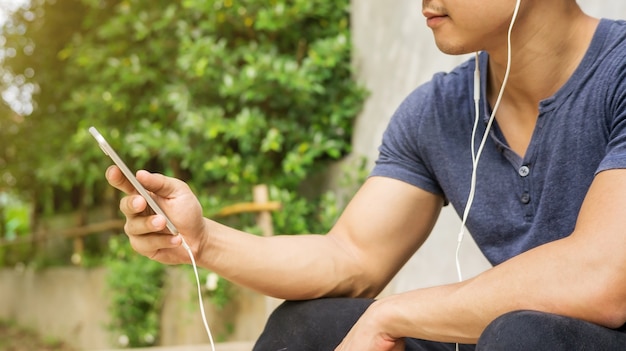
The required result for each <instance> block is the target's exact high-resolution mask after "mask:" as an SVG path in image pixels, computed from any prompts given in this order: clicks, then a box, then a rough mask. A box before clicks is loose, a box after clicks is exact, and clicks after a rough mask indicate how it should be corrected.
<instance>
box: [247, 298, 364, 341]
mask: <svg viewBox="0 0 626 351" xmlns="http://www.w3.org/2000/svg"><path fill="white" fill-rule="evenodd" d="M372 302H373V300H369V299H342V298H339V299H318V300H309V301H286V302H284V303H282V304H281V305H280V306H278V308H276V310H274V312H272V314H271V315H270V317H269V319H268V320H267V324H266V325H265V329H264V331H263V333H262V334H261V336H260V337H259V339H258V340H257V344H256V346H255V348H254V349H255V350H279V349H281V348H284V347H287V345H288V346H290V347H291V348H293V347H294V345H309V346H310V347H312V348H311V349H315V350H323V349H333V348H334V346H336V345H337V344H339V342H340V341H341V340H342V339H343V337H344V336H345V334H346V333H347V332H348V330H349V329H350V328H351V327H352V325H353V324H354V323H355V322H356V321H357V319H358V318H359V317H360V316H361V314H362V313H363V312H364V311H365V310H366V309H367V307H368V306H369V305H370V304H371V303H372ZM314 345H316V346H314ZM333 345H334V346H333ZM302 347H304V346H302ZM304 349H305V348H302V350H304ZM307 350H308V349H307Z"/></svg>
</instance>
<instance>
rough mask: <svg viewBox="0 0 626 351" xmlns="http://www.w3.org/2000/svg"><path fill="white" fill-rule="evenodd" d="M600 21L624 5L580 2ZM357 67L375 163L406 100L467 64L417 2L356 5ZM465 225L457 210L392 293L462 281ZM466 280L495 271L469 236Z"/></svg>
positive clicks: (366, 141)
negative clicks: (437, 35) (441, 41)
mask: <svg viewBox="0 0 626 351" xmlns="http://www.w3.org/2000/svg"><path fill="white" fill-rule="evenodd" d="M579 4H580V5H581V7H583V8H584V9H585V10H587V11H588V12H589V13H590V14H592V15H594V16H598V17H608V18H626V2H625V1H624V0H603V1H595V0H580V1H579ZM352 10H353V21H352V26H353V35H354V44H355V56H354V64H355V66H356V70H357V76H358V79H359V80H360V81H361V82H362V83H363V84H365V86H366V87H367V88H368V89H369V90H370V91H371V96H370V98H369V99H368V101H367V102H366V104H365V109H364V111H363V113H362V114H361V115H360V117H359V119H358V121H357V122H356V134H355V136H354V152H355V153H357V154H360V155H365V156H367V157H368V158H369V159H370V160H371V161H373V160H375V158H376V155H377V147H378V145H379V143H380V140H381V136H382V133H383V131H384V129H385V126H386V125H387V123H388V121H389V118H390V117H391V115H392V114H393V112H394V110H395V109H396V107H397V106H398V105H399V103H400V102H401V101H402V100H403V99H404V97H405V96H406V95H407V94H408V93H409V92H410V91H411V90H413V89H414V88H415V87H416V86H418V85H419V84H420V83H423V82H425V81H426V80H428V79H429V78H430V77H431V76H432V75H433V74H434V73H435V72H438V71H447V70H450V69H451V68H453V67H454V66H455V65H457V64H458V63H460V62H461V61H463V60H465V59H466V57H452V56H447V55H444V54H442V53H440V52H439V51H438V50H437V48H436V46H435V45H434V41H433V38H432V34H431V31H430V29H428V28H427V27H426V25H425V21H424V18H423V16H422V15H421V2H420V1H415V0H393V1H375V0H352ZM459 229H460V221H459V220H458V217H457V215H456V213H454V212H453V211H452V209H451V208H446V209H444V211H443V213H442V214H441V217H440V220H439V222H438V224H437V226H436V228H435V230H434V232H433V234H432V235H431V237H430V238H429V239H428V240H427V242H426V243H425V244H424V246H423V247H422V249H421V250H420V251H419V252H418V253H417V254H416V255H415V256H414V257H413V258H412V259H411V260H410V261H409V262H408V263H407V265H406V266H405V267H404V268H403V269H402V271H401V272H400V274H399V275H398V276H397V277H396V279H394V281H393V282H392V283H391V285H390V287H389V288H388V291H391V292H401V291H406V290H410V289H414V288H418V287H424V286H431V285H434V284H441V283H446V282H453V281H456V279H457V278H456V268H455V259H454V257H455V249H456V236H457V233H458V232H459ZM461 266H462V267H463V272H464V273H463V275H464V277H466V278H468V277H470V276H473V275H475V274H477V273H480V272H482V271H483V270H485V269H487V268H488V267H489V264H488V262H487V261H486V260H485V258H484V257H483V255H482V254H481V253H480V251H479V250H478V249H477V248H476V245H475V244H474V242H473V241H472V240H471V238H470V237H469V236H466V241H465V242H464V244H463V248H462V251H461Z"/></svg>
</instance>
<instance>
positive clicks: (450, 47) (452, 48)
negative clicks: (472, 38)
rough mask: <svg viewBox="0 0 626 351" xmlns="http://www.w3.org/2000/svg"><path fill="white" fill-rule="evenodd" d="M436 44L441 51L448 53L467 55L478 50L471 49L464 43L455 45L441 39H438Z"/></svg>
mask: <svg viewBox="0 0 626 351" xmlns="http://www.w3.org/2000/svg"><path fill="white" fill-rule="evenodd" d="M435 44H436V45H437V48H438V49H439V51H441V52H443V53H444V54H447V55H465V54H469V53H472V52H474V51H476V50H470V49H468V48H467V47H466V46H464V45H455V44H451V43H447V42H446V43H442V42H440V41H436V42H435Z"/></svg>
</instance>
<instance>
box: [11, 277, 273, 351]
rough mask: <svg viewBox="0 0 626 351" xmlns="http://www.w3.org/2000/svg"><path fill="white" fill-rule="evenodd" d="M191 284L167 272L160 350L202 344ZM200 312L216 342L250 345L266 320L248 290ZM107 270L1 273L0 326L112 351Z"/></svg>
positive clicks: (261, 303) (262, 304)
mask: <svg viewBox="0 0 626 351" xmlns="http://www.w3.org/2000/svg"><path fill="white" fill-rule="evenodd" d="M195 289H196V285H195V281H191V274H190V272H189V270H188V269H185V268H181V267H170V268H168V270H167V279H166V287H165V297H164V301H163V310H162V314H161V335H160V345H162V346H169V345H193V344H206V343H208V337H207V335H206V333H205V331H204V327H203V324H202V319H201V317H200V309H199V305H198V300H197V293H196V290H195ZM203 296H204V297H205V299H204V306H205V311H206V315H207V319H208V323H209V326H210V328H211V332H212V334H213V337H214V339H215V340H216V341H233V340H236V341H248V340H255V339H256V338H257V336H258V335H259V334H260V333H261V330H262V328H263V325H264V323H265V319H266V313H267V311H266V304H267V300H266V298H265V297H263V296H261V295H260V294H257V293H254V292H252V291H250V290H248V289H241V288H238V289H235V294H234V298H233V301H232V303H230V304H229V305H228V306H226V307H225V308H224V309H216V308H215V307H214V306H213V305H211V303H210V302H209V301H208V299H206V297H207V292H206V291H205V292H203ZM108 301H110V296H109V293H108V291H107V287H106V270H105V269H102V268H97V269H84V268H78V267H62V268H50V269H46V270H42V271H36V270H33V269H23V268H22V269H20V268H18V269H2V270H0V320H11V321H14V322H16V323H17V324H18V325H22V326H26V327H28V328H30V329H32V330H35V331H37V332H38V333H40V334H41V335H42V336H43V337H44V338H46V339H51V340H64V341H66V342H68V343H70V344H71V345H73V346H74V347H77V348H79V349H81V350H105V349H111V348H117V347H119V346H120V345H119V344H117V340H118V338H119V335H117V334H115V333H112V332H110V331H109V330H108V328H107V324H108V322H109V315H108Z"/></svg>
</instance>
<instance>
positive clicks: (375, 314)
mask: <svg viewBox="0 0 626 351" xmlns="http://www.w3.org/2000/svg"><path fill="white" fill-rule="evenodd" d="M403 307H404V308H403ZM405 309H406V305H402V304H401V303H400V301H399V298H398V296H397V295H394V296H389V297H386V298H383V299H379V300H376V302H374V303H373V304H372V305H371V306H370V307H369V308H368V309H367V311H366V315H367V318H369V319H370V322H371V323H373V324H374V325H375V327H376V330H379V331H380V333H381V334H382V335H383V336H384V337H385V338H386V339H390V340H398V339H401V338H403V337H405V336H407V334H406V332H404V331H403V329H404V328H403V327H404V326H406V325H407V324H408V323H409V321H408V320H406V318H405V315H404V310H405Z"/></svg>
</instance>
